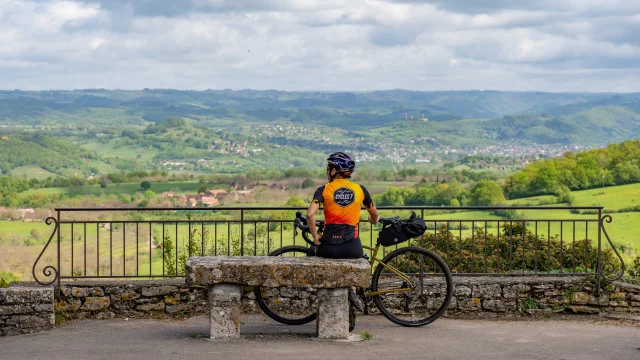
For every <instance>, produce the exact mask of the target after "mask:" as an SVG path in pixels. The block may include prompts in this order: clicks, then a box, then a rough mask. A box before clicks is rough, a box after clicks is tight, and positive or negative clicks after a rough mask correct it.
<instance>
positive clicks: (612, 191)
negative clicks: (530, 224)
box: [507, 183, 640, 211]
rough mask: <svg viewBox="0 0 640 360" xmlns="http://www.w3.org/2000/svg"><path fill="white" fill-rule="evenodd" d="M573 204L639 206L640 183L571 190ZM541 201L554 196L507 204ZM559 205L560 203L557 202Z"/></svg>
mask: <svg viewBox="0 0 640 360" xmlns="http://www.w3.org/2000/svg"><path fill="white" fill-rule="evenodd" d="M572 195H573V197H574V201H573V203H572V205H573V206H604V207H605V211H607V210H608V211H611V210H620V209H622V208H629V207H632V206H635V205H639V206H640V183H638V184H629V185H620V186H610V187H605V188H604V190H603V189H602V188H597V189H590V190H583V191H574V192H572ZM541 202H543V203H547V204H552V203H555V197H554V196H549V195H548V196H536V197H531V198H524V199H516V200H509V201H508V202H507V203H508V204H509V205H538V204H540V203H541ZM558 205H560V204H558Z"/></svg>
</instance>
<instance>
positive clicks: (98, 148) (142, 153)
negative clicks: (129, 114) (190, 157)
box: [82, 140, 159, 163]
mask: <svg viewBox="0 0 640 360" xmlns="http://www.w3.org/2000/svg"><path fill="white" fill-rule="evenodd" d="M114 142H115V140H112V141H111V142H108V143H106V144H104V143H100V142H91V143H85V144H82V147H84V148H86V149H88V150H93V151H95V152H96V154H98V155H99V156H102V157H105V158H115V157H118V158H121V159H129V160H138V161H140V162H143V163H147V162H149V161H151V159H152V158H153V157H154V156H155V155H156V154H157V153H158V152H159V151H158V150H154V149H147V148H134V147H128V146H117V145H116V144H115V143H114Z"/></svg>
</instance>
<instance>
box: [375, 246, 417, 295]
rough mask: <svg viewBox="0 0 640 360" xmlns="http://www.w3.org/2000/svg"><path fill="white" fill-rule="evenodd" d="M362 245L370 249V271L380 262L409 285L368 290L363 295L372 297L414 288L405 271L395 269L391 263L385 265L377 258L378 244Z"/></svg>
mask: <svg viewBox="0 0 640 360" xmlns="http://www.w3.org/2000/svg"><path fill="white" fill-rule="evenodd" d="M362 247H363V248H365V249H367V250H370V251H371V260H369V262H370V263H371V271H372V272H373V270H374V265H375V264H376V263H379V264H382V266H384V267H385V268H386V269H387V270H389V271H391V272H392V273H394V274H396V275H398V276H399V277H400V278H401V279H402V280H404V281H406V282H407V284H409V287H406V288H400V287H396V288H390V289H385V290H378V291H369V292H366V293H365V294H364V296H365V297H372V296H376V295H381V294H386V293H393V292H403V291H412V290H413V289H415V286H413V283H412V282H411V279H409V277H408V276H407V275H406V274H405V273H403V272H401V271H400V270H398V269H396V268H395V267H393V266H391V265H387V264H385V263H383V262H382V260H381V259H378V251H379V250H380V245H377V246H376V247H371V246H366V245H363V246H362Z"/></svg>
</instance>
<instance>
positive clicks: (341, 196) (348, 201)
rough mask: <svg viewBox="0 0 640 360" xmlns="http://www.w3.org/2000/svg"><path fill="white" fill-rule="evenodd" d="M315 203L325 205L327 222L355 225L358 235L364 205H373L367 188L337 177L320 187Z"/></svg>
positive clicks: (367, 206)
mask: <svg viewBox="0 0 640 360" xmlns="http://www.w3.org/2000/svg"><path fill="white" fill-rule="evenodd" d="M313 203H316V204H319V205H323V207H324V220H325V224H327V225H337V224H346V225H352V226H355V228H356V236H358V223H359V222H360V210H361V209H362V205H364V206H365V207H366V208H367V209H368V208H370V207H371V206H373V200H371V195H369V192H368V191H367V189H365V187H364V186H362V185H359V184H356V183H353V182H351V181H349V180H347V179H335V180H333V181H332V182H330V183H329V184H327V185H323V186H321V187H319V188H318V190H316V192H315V193H314V195H313Z"/></svg>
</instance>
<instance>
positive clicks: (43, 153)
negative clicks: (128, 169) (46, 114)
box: [0, 133, 112, 177]
mask: <svg viewBox="0 0 640 360" xmlns="http://www.w3.org/2000/svg"><path fill="white" fill-rule="evenodd" d="M110 169H112V167H111V166H109V165H107V164H105V163H104V162H101V161H100V159H99V158H98V157H97V156H96V155H95V153H93V152H91V151H88V150H85V149H83V148H81V147H78V146H75V145H74V144H72V143H70V142H68V141H66V140H64V139H58V138H53V137H49V136H45V135H43V134H42V133H35V134H21V135H16V136H14V135H5V136H2V137H1V138H0V172H2V173H5V174H9V173H13V174H14V175H25V176H27V177H42V176H45V175H46V176H48V175H50V174H57V175H64V176H73V175H75V174H78V175H81V174H88V173H91V172H96V173H97V172H101V171H108V170H110ZM43 171H44V172H43Z"/></svg>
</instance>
